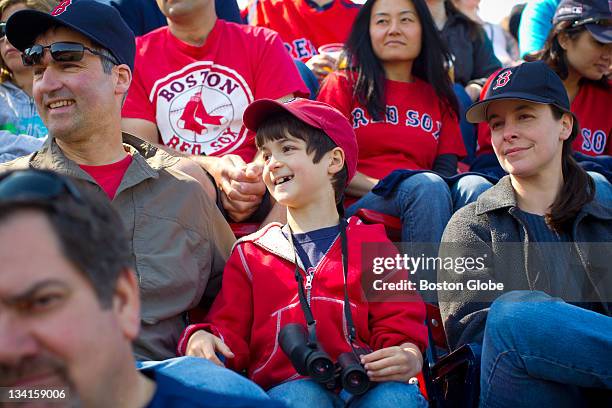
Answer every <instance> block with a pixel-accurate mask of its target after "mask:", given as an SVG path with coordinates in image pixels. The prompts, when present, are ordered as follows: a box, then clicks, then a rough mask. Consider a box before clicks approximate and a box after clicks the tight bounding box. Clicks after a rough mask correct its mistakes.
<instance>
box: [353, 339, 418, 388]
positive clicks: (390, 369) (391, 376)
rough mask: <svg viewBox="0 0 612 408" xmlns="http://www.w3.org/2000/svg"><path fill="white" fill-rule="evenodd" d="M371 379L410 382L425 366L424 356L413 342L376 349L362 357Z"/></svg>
mask: <svg viewBox="0 0 612 408" xmlns="http://www.w3.org/2000/svg"><path fill="white" fill-rule="evenodd" d="M361 363H362V364H363V365H364V366H365V369H366V371H367V373H368V377H370V380H372V381H376V382H383V381H399V382H408V381H409V380H410V379H411V378H412V377H414V376H415V375H417V374H418V373H419V372H420V371H421V369H422V368H423V356H422V355H421V351H420V350H419V348H418V347H417V346H416V345H414V344H412V343H404V344H402V345H400V346H395V347H387V348H383V349H380V350H376V351H374V352H372V353H370V354H366V355H365V356H362V357H361Z"/></svg>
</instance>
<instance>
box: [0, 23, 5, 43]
mask: <svg viewBox="0 0 612 408" xmlns="http://www.w3.org/2000/svg"><path fill="white" fill-rule="evenodd" d="M5 35H6V23H0V40H1V39H3V38H4V36H5Z"/></svg>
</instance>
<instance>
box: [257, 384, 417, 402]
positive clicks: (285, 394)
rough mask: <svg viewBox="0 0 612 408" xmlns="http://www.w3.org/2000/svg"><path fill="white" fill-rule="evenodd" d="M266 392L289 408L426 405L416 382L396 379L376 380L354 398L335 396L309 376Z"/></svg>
mask: <svg viewBox="0 0 612 408" xmlns="http://www.w3.org/2000/svg"><path fill="white" fill-rule="evenodd" d="M268 395H269V396H270V398H272V399H273V400H275V401H280V402H283V403H284V404H285V405H287V406H288V407H289V408H314V407H316V408H341V407H345V406H347V407H351V408H368V407H375V408H396V407H402V408H413V407H417V408H421V407H427V401H426V400H425V398H423V396H422V395H421V392H420V391H419V388H418V387H417V386H416V385H413V384H404V383H399V382H384V383H379V384H377V385H376V386H375V387H374V388H372V389H370V390H369V391H368V392H366V393H365V394H364V395H361V396H358V397H354V396H352V395H350V394H348V393H346V392H342V393H340V395H337V394H335V393H333V392H331V391H328V390H326V389H325V388H323V387H322V386H321V385H319V384H317V383H316V382H314V381H312V380H311V379H299V380H293V381H287V382H285V383H282V384H280V385H277V386H276V387H273V388H271V389H270V390H268Z"/></svg>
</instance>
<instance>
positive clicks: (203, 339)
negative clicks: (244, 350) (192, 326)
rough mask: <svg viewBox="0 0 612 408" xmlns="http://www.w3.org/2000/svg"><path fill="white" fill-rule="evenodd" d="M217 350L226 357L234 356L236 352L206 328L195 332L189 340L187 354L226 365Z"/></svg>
mask: <svg viewBox="0 0 612 408" xmlns="http://www.w3.org/2000/svg"><path fill="white" fill-rule="evenodd" d="M217 352H219V353H221V354H223V355H224V356H225V357H226V358H234V353H232V350H230V348H229V347H227V345H226V344H225V343H224V342H223V340H221V339H220V338H218V337H217V336H215V335H214V334H212V333H209V332H207V331H204V330H198V331H197V332H195V333H193V334H192V335H191V337H190V338H189V341H188V342H187V350H186V352H185V355H186V356H194V357H204V358H205V359H207V360H210V361H212V362H213V363H215V364H216V365H218V366H220V367H225V365H224V364H223V363H222V362H221V360H219V358H218V357H217V354H216V353H217Z"/></svg>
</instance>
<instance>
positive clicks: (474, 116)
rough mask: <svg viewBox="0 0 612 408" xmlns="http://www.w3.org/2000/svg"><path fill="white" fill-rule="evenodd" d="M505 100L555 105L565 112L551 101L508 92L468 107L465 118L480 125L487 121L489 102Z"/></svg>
mask: <svg viewBox="0 0 612 408" xmlns="http://www.w3.org/2000/svg"><path fill="white" fill-rule="evenodd" d="M505 99H519V100H522V101H528V102H534V103H545V104H549V105H555V106H558V107H559V108H561V109H562V110H563V111H567V109H565V108H563V107H562V106H559V105H557V104H556V103H555V101H553V100H552V99H548V98H540V97H535V96H534V95H529V94H524V93H521V92H508V93H504V94H501V95H496V96H493V97H490V98H488V99H486V100H484V101H481V102H477V103H475V104H473V105H472V106H470V108H469V109H468V110H467V112H465V117H466V119H467V121H468V122H470V123H480V122H486V121H487V108H488V107H489V104H490V103H491V102H495V101H500V100H505Z"/></svg>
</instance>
